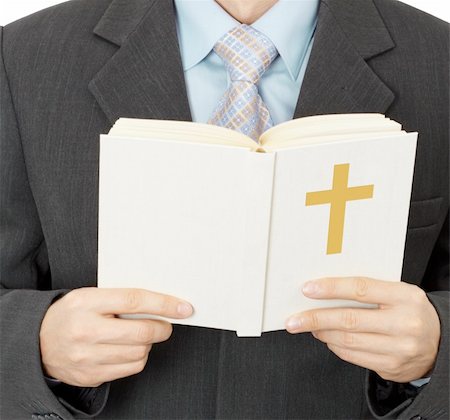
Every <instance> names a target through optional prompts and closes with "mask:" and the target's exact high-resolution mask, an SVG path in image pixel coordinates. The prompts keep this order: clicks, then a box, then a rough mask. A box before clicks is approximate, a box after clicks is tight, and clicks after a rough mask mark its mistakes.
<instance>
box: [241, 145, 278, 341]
mask: <svg viewBox="0 0 450 420" xmlns="http://www.w3.org/2000/svg"><path fill="white" fill-rule="evenodd" d="M274 164H275V154H273V153H249V154H248V171H247V179H246V180H245V182H246V190H247V196H246V203H248V205H247V206H246V214H245V215H244V217H245V236H244V237H245V243H244V247H243V249H244V253H245V255H244V259H243V270H242V271H243V278H244V279H245V280H244V281H243V282H242V283H241V284H240V285H239V286H238V287H239V289H238V290H240V296H238V299H239V301H240V305H239V306H240V308H241V311H242V312H241V313H242V314H246V315H245V316H242V317H241V318H239V325H238V327H237V331H236V333H237V335H238V336H240V337H243V336H247V337H248V336H260V335H261V332H262V322H263V311H264V294H265V284H266V265H267V250H268V241H269V231H270V215H271V204H272V189H273V175H274Z"/></svg>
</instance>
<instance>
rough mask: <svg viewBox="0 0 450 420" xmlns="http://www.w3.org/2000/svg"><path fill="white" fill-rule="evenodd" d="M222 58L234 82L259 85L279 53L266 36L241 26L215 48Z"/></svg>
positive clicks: (227, 34)
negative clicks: (259, 81)
mask: <svg viewBox="0 0 450 420" xmlns="http://www.w3.org/2000/svg"><path fill="white" fill-rule="evenodd" d="M214 51H215V52H216V54H217V55H218V56H219V57H220V58H222V60H223V61H224V63H225V67H226V68H227V70H228V72H229V73H230V77H231V80H232V81H237V80H243V81H247V82H251V83H257V82H258V80H259V79H260V77H261V76H262V75H263V73H264V72H265V71H266V70H267V69H268V67H269V66H270V64H271V63H272V61H273V60H274V59H275V57H276V56H277V55H278V51H277V49H276V48H275V45H273V43H272V41H271V40H270V39H269V38H267V37H266V36H265V35H264V34H262V33H261V32H259V31H257V30H256V29H254V28H252V27H251V26H248V25H245V24H243V25H239V26H237V27H235V28H233V29H232V30H230V31H229V32H227V33H226V34H225V35H224V36H223V37H222V38H221V39H219V41H217V43H216V45H215V46H214Z"/></svg>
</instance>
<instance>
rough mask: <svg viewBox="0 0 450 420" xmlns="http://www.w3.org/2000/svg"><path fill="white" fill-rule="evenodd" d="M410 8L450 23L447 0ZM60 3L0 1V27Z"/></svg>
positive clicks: (415, 0)
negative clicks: (420, 10)
mask: <svg viewBox="0 0 450 420" xmlns="http://www.w3.org/2000/svg"><path fill="white" fill-rule="evenodd" d="M403 2H404V3H408V4H410V5H411V6H414V7H417V8H418V9H422V10H424V11H426V12H428V13H431V14H433V15H435V16H438V17H440V18H441V19H444V20H446V21H447V22H450V2H449V0H403ZM58 3H62V1H61V0H0V25H6V24H7V23H10V22H13V21H14V20H16V19H19V18H21V17H23V16H26V15H29V14H30V13H33V12H36V11H38V10H40V9H44V8H45V7H49V6H52V5H54V4H58Z"/></svg>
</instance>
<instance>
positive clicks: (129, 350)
mask: <svg viewBox="0 0 450 420" xmlns="http://www.w3.org/2000/svg"><path fill="white" fill-rule="evenodd" d="M151 348H152V346H151V344H149V345H145V346H144V345H141V346H121V345H111V344H100V345H98V346H96V356H95V361H96V362H97V363H98V364H100V365H118V364H120V365H121V364H126V363H132V362H137V361H139V360H143V359H145V360H146V359H147V357H148V353H149V352H150V350H151Z"/></svg>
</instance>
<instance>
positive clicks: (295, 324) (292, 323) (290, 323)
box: [286, 318, 302, 332]
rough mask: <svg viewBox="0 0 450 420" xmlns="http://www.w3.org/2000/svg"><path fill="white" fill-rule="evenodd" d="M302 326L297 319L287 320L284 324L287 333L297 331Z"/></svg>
mask: <svg viewBox="0 0 450 420" xmlns="http://www.w3.org/2000/svg"><path fill="white" fill-rule="evenodd" d="M301 326H302V322H301V320H300V319H298V318H289V319H288V320H287V322H286V329H287V330H288V331H293V332H294V331H297V330H298V329H300V327H301Z"/></svg>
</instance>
